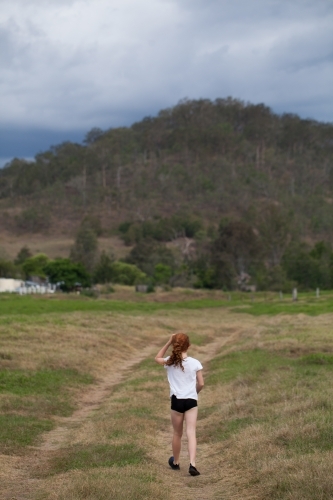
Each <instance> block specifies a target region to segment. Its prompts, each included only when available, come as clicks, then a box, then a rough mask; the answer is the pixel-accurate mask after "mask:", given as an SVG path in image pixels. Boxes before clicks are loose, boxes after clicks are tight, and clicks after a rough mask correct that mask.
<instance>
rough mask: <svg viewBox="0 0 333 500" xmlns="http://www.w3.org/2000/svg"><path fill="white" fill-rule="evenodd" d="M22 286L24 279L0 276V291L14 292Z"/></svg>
mask: <svg viewBox="0 0 333 500" xmlns="http://www.w3.org/2000/svg"><path fill="white" fill-rule="evenodd" d="M22 286H24V281H22V280H14V279H12V278H0V292H16V290H17V289H18V288H20V287H22Z"/></svg>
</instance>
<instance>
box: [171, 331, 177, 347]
mask: <svg viewBox="0 0 333 500" xmlns="http://www.w3.org/2000/svg"><path fill="white" fill-rule="evenodd" d="M176 335H177V334H176V333H173V334H172V335H171V337H170V339H169V343H170V344H173V340H174V338H175V336H176Z"/></svg>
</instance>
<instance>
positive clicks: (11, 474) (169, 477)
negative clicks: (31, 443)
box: [0, 331, 250, 500]
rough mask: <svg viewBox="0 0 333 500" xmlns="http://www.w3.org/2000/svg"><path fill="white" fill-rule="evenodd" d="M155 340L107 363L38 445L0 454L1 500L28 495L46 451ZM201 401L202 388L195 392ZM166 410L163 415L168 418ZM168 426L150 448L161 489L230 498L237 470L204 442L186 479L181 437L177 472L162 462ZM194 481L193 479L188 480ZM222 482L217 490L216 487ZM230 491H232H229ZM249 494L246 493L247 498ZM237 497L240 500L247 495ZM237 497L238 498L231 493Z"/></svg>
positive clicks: (217, 343)
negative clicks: (195, 472) (196, 472)
mask: <svg viewBox="0 0 333 500" xmlns="http://www.w3.org/2000/svg"><path fill="white" fill-rule="evenodd" d="M239 334H240V332H238V331H235V332H234V333H233V334H232V335H229V336H226V337H223V336H221V337H217V338H216V337H215V338H214V340H213V341H211V342H210V343H209V344H206V345H204V346H202V347H200V348H197V352H198V354H196V355H197V357H198V358H199V359H200V361H202V364H203V366H204V368H205V364H208V361H209V360H210V359H212V358H213V357H214V356H215V355H216V354H217V353H218V352H219V350H220V349H221V348H222V347H223V346H226V345H227V344H232V343H233V342H235V341H236V340H237V338H238V337H239ZM157 345H159V343H157V344H156V345H149V347H147V348H146V349H143V350H140V351H138V352H137V353H136V354H134V355H132V356H131V357H130V358H129V359H128V361H127V363H125V364H123V365H122V367H121V369H120V370H119V369H118V368H117V370H115V367H114V366H112V365H111V364H110V369H109V372H108V373H107V375H106V376H105V377H104V378H103V379H102V380H100V382H98V383H97V384H95V385H94V386H92V387H91V388H90V389H88V390H87V391H86V392H84V394H83V395H82V397H81V399H80V401H79V402H78V409H77V410H76V411H75V412H74V413H73V414H72V415H71V416H70V417H68V418H58V419H57V422H58V425H57V427H56V428H55V429H54V430H52V431H50V432H48V433H45V434H44V435H43V440H42V443H41V445H40V446H38V447H34V448H33V449H32V450H31V453H29V454H28V455H27V456H26V457H5V458H6V460H3V462H2V457H1V456H0V471H2V473H1V472H0V483H1V491H2V493H1V495H2V496H1V500H32V499H33V498H35V493H36V491H37V490H38V487H39V485H40V480H39V479H37V478H35V477H33V471H36V469H38V468H41V469H42V468H43V465H44V464H45V463H46V461H47V459H48V457H49V455H50V453H52V452H53V451H55V450H57V449H60V448H62V447H66V445H67V444H68V443H69V442H70V436H71V431H72V429H73V428H74V427H76V426H79V425H81V424H82V423H84V422H85V421H86V420H87V419H89V418H90V417H91V415H92V412H94V411H95V410H97V409H98V408H99V407H100V406H101V404H102V403H103V402H104V401H105V400H106V399H107V398H108V397H110V394H111V393H112V390H113V388H114V387H115V386H116V385H117V384H119V383H120V382H122V381H123V380H126V377H127V375H128V373H129V371H130V370H131V369H132V368H133V367H134V366H135V365H136V364H138V363H139V362H140V361H142V360H144V359H146V358H147V357H151V356H152V355H153V354H154V353H155V351H156V347H157ZM200 399H201V401H202V402H203V404H204V399H205V397H204V393H203V395H202V396H201V398H200ZM168 416H169V415H165V417H168ZM171 436H172V429H171V425H170V426H169V428H166V429H165V430H163V432H160V433H159V434H158V435H157V442H156V448H155V450H154V451H153V457H152V458H153V459H154V460H155V463H156V464H157V465H158V468H159V470H160V480H161V481H163V482H165V487H166V489H167V491H169V490H170V484H172V490H173V492H174V494H172V500H178V499H179V500H180V499H181V500H190V499H191V500H213V499H215V500H216V499H218V500H232V499H236V497H234V496H232V494H231V491H232V488H231V489H230V486H232V484H233V483H234V482H235V481H237V475H236V473H235V472H234V471H232V469H231V468H230V467H229V466H228V464H221V463H220V461H219V457H218V456H214V451H213V450H211V449H210V447H209V445H208V444H200V443H198V468H199V463H200V471H201V473H202V475H201V476H199V477H197V478H192V477H191V476H189V474H188V462H189V460H188V454H187V442H186V437H184V439H183V448H182V453H181V463H182V464H184V465H183V467H182V468H181V471H180V472H179V473H178V472H177V473H175V472H174V471H172V470H171V469H169V467H168V465H167V460H168V457H169V456H170V455H171V454H172V452H171ZM194 481H195V482H194ZM222 486H223V491H221V487H222ZM233 491H234V490H233ZM249 499H250V497H249ZM249 499H245V498H242V500H249ZM237 500H240V499H239V498H237Z"/></svg>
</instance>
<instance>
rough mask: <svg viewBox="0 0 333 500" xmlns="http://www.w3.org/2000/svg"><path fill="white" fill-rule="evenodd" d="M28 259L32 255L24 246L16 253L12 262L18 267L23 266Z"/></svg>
mask: <svg viewBox="0 0 333 500" xmlns="http://www.w3.org/2000/svg"><path fill="white" fill-rule="evenodd" d="M30 257H32V253H31V251H30V249H29V248H28V247H27V246H24V247H22V248H21V250H20V251H19V252H18V254H17V256H16V259H15V261H14V263H15V264H16V265H17V266H20V265H21V264H23V263H24V262H25V261H26V260H27V259H29V258H30Z"/></svg>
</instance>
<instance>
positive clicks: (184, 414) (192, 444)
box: [155, 333, 204, 476]
mask: <svg viewBox="0 0 333 500" xmlns="http://www.w3.org/2000/svg"><path fill="white" fill-rule="evenodd" d="M171 345H172V353H171V355H170V356H168V357H166V358H165V357H164V356H165V353H166V352H167V350H168V348H169V347H170V346H171ZM189 347H190V341H189V338H188V336H187V335H186V334H185V333H175V334H173V335H171V337H170V339H169V340H168V342H167V343H166V344H165V346H164V347H162V349H160V350H159V351H158V353H157V355H156V357H155V361H156V362H157V363H158V364H160V365H162V366H164V368H165V369H166V370H167V375H168V381H169V385H170V398H171V422H172V426H173V438H172V451H173V456H172V457H170V458H169V465H170V467H171V469H173V470H179V469H180V467H179V456H180V449H181V438H182V435H183V423H184V420H185V422H186V435H187V440H188V453H189V456H190V466H189V473H190V474H191V476H198V475H199V474H200V472H199V471H198V469H197V468H196V463H195V458H196V448H197V438H196V424H197V416H198V393H199V392H200V391H201V389H202V388H203V386H204V380H203V375H202V365H201V363H200V361H198V360H197V359H195V358H192V357H190V356H188V355H187V350H188V348H189Z"/></svg>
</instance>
